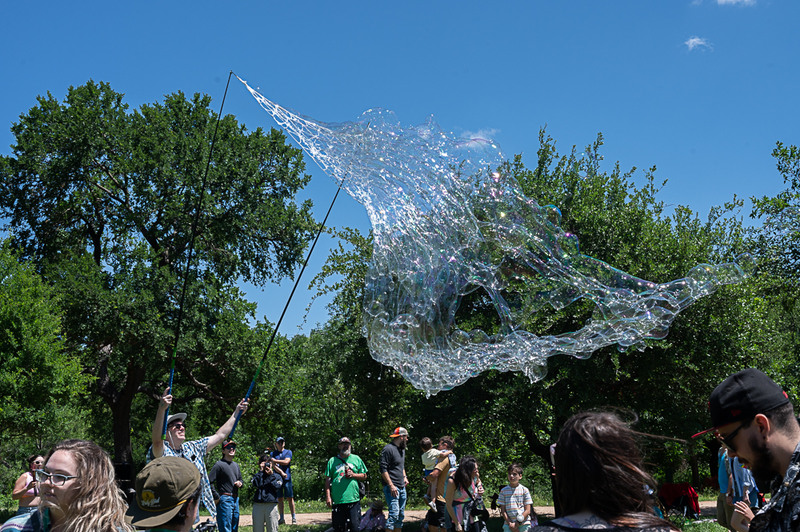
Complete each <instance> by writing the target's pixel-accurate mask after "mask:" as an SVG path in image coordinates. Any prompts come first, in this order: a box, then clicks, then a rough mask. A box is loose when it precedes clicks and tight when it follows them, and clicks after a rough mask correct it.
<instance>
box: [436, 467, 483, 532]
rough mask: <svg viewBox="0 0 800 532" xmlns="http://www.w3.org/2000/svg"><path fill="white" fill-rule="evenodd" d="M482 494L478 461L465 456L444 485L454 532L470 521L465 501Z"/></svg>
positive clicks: (462, 528) (457, 531) (464, 527)
mask: <svg viewBox="0 0 800 532" xmlns="http://www.w3.org/2000/svg"><path fill="white" fill-rule="evenodd" d="M482 495H483V484H481V479H480V474H479V472H478V462H477V461H476V460H475V458H473V457H471V456H465V457H463V458H462V459H461V462H459V464H458V469H456V470H455V472H454V473H453V476H452V477H450V478H449V479H447V486H446V487H445V499H446V501H447V512H448V513H449V514H450V520H451V521H453V526H454V527H455V531H456V532H462V531H463V530H466V529H467V527H468V526H469V524H470V523H471V522H472V518H471V516H470V515H469V513H468V512H466V511H465V508H467V507H469V506H471V505H468V504H467V503H469V502H471V501H474V500H475V499H476V498H478V497H481V496H482Z"/></svg>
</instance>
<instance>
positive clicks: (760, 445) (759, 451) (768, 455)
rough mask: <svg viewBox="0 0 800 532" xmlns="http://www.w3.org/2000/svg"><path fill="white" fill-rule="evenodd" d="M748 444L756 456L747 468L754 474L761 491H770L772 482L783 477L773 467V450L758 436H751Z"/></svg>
mask: <svg viewBox="0 0 800 532" xmlns="http://www.w3.org/2000/svg"><path fill="white" fill-rule="evenodd" d="M747 443H748V445H749V446H750V449H751V450H752V451H753V454H754V455H755V459H754V461H753V462H752V463H749V464H747V466H748V467H749V468H750V472H751V473H752V474H753V478H754V479H755V481H756V485H758V489H759V491H762V492H765V491H769V489H770V486H771V484H772V481H773V480H775V478H776V477H779V476H780V475H781V473H780V471H776V470H775V466H774V465H773V459H772V458H773V457H772V449H770V448H769V447H767V444H766V442H764V441H763V440H760V439H759V438H758V436H757V435H756V434H751V436H750V440H749V441H748V442H747ZM740 460H741V458H740Z"/></svg>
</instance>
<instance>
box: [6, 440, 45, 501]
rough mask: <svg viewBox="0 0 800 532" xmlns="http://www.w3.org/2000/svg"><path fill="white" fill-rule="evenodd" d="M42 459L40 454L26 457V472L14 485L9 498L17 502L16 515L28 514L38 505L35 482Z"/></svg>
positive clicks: (37, 492) (37, 490) (37, 485)
mask: <svg viewBox="0 0 800 532" xmlns="http://www.w3.org/2000/svg"><path fill="white" fill-rule="evenodd" d="M42 464H44V458H43V457H42V455H40V454H32V455H31V456H29V457H28V470H27V471H25V472H24V473H23V474H22V475H21V476H20V477H19V478H18V479H17V481H16V482H15V483H14V491H13V492H11V498H12V499H14V500H18V501H19V509H18V510H17V514H16V515H25V514H29V513H31V512H33V511H35V510H36V506H37V505H38V504H39V483H38V482H37V481H36V470H37V469H39V468H40V467H42Z"/></svg>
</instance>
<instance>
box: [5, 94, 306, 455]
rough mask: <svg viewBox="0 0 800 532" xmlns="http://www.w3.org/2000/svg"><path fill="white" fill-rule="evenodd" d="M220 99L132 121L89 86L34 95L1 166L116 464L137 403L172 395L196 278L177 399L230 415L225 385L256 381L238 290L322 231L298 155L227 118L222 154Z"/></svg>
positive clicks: (291, 260) (175, 99)
mask: <svg viewBox="0 0 800 532" xmlns="http://www.w3.org/2000/svg"><path fill="white" fill-rule="evenodd" d="M210 101H211V100H210V98H209V97H208V96H203V95H200V94H195V95H194V96H193V97H192V98H187V97H186V96H184V95H183V94H182V93H180V92H178V93H175V94H171V95H167V96H166V97H165V98H164V100H163V101H162V102H156V103H153V104H145V105H142V106H141V107H140V108H138V109H135V110H133V111H130V110H129V108H128V105H127V104H126V103H125V102H124V97H123V95H122V94H120V93H118V92H115V91H114V90H112V89H111V87H110V86H109V85H108V84H107V83H95V82H93V81H89V82H88V83H86V84H85V85H82V86H80V87H71V88H70V89H69V91H68V92H67V95H66V97H65V99H64V100H63V101H59V100H57V99H56V98H55V97H53V96H52V95H50V94H48V95H47V96H41V97H39V98H38V104H37V105H36V106H34V107H33V108H31V109H30V110H29V111H28V112H27V113H25V114H23V115H21V116H20V119H19V122H17V123H15V124H14V125H13V126H12V128H11V129H12V132H13V134H14V136H15V138H16V143H15V145H14V146H12V149H13V154H12V155H10V156H4V157H2V159H0V215H2V216H4V217H5V218H7V219H8V223H7V226H6V228H7V229H8V230H10V231H11V233H12V235H13V245H14V247H15V248H17V249H19V250H20V253H21V254H22V256H23V257H25V258H29V259H31V260H32V261H33V262H34V263H35V264H36V265H37V268H38V271H40V272H41V274H42V275H43V277H44V278H45V280H46V281H47V282H49V283H51V284H52V285H53V286H54V288H55V289H56V290H57V291H59V292H60V293H61V294H62V300H63V306H64V312H65V316H64V320H63V323H64V329H65V341H66V346H67V349H69V350H70V351H71V352H73V353H75V354H79V355H80V357H81V362H82V365H83V368H84V369H85V371H87V372H88V373H90V374H91V375H93V376H94V377H95V378H96V387H95V393H97V395H98V396H99V397H101V398H102V400H103V401H104V403H105V404H106V405H107V407H108V408H110V409H111V412H112V419H113V427H114V431H115V432H114V442H115V451H116V455H117V459H118V460H121V461H130V459H131V450H130V410H131V405H132V401H133V398H134V396H135V395H136V394H137V393H139V392H147V393H149V394H151V395H157V394H160V393H161V390H159V388H161V387H162V386H163V381H164V378H165V375H166V373H167V368H168V367H169V361H170V354H171V352H172V349H170V347H171V343H172V336H173V334H174V330H175V320H176V316H177V314H178V308H177V307H178V301H179V299H180V289H181V286H182V280H183V278H184V275H186V272H187V268H188V278H189V281H190V282H189V283H188V290H187V298H186V303H185V309H184V310H185V312H184V331H185V334H184V335H183V338H182V342H181V344H180V346H179V349H178V359H177V367H178V373H179V377H178V380H177V381H176V386H179V385H185V388H184V389H183V391H182V392H181V393H184V394H186V395H184V397H186V396H187V395H188V397H186V398H189V397H193V396H202V397H206V398H209V399H213V400H217V401H219V402H220V403H224V402H225V401H226V400H231V399H232V397H229V395H230V396H235V395H236V394H237V393H240V392H239V391H238V390H237V388H236V387H232V386H229V385H230V384H232V383H239V382H241V381H244V382H247V377H246V376H245V375H244V374H245V373H247V372H248V371H249V368H250V367H251V364H250V361H251V358H252V356H253V353H252V352H251V351H252V349H254V346H255V340H254V339H253V333H252V331H251V329H250V327H249V320H250V319H252V318H253V310H254V306H253V305H252V304H250V303H248V302H246V301H245V300H244V298H243V296H242V294H241V292H240V291H239V289H238V288H237V284H236V283H237V282H239V281H240V280H244V281H252V282H254V283H256V284H263V283H265V282H266V281H268V280H275V279H279V278H281V277H283V276H286V275H290V274H291V273H292V271H293V269H294V266H295V264H296V263H297V261H298V260H299V258H300V257H301V256H302V253H303V250H304V248H305V245H306V243H307V241H308V239H309V238H310V236H311V234H312V232H313V230H314V229H315V226H316V224H315V223H314V221H313V220H312V218H311V214H310V208H311V204H310V202H308V201H307V202H304V203H302V204H298V203H297V202H295V200H294V198H295V195H296V193H297V192H298V191H299V190H300V189H301V188H302V187H303V186H305V185H306V184H307V183H308V180H309V177H308V176H307V175H305V174H304V173H303V170H304V163H303V158H302V153H301V152H300V151H299V150H298V149H295V148H293V147H291V146H289V145H288V144H287V143H286V139H285V137H284V136H283V134H282V133H281V132H279V131H277V130H271V131H269V132H265V131H263V130H261V129H260V128H259V129H256V130H255V131H252V132H249V131H247V130H246V128H245V127H244V126H243V125H240V124H238V123H237V121H236V120H235V118H234V117H232V116H230V115H228V116H224V117H222V119H221V120H220V121H219V129H218V132H217V134H216V140H215V143H214V147H213V153H212V151H211V144H212V142H211V141H212V136H213V133H214V128H215V123H216V121H217V115H216V113H214V112H213V111H211V110H210V109H209V104H210ZM206 171H208V178H207V182H206V183H207V184H206V187H205V189H203V188H202V185H201V183H202V182H203V177H204V173H205V172H206ZM198 209H199V213H200V214H199V216H198V220H199V221H198V223H197V226H196V229H195V232H196V242H195V254H196V258H195V260H194V261H193V263H192V264H191V265H187V251H188V248H189V246H190V242H191V239H192V224H193V220H194V218H195V214H196V213H197V212H198ZM235 362H239V364H235ZM240 367H244V369H241V370H238V369H237V368H240ZM221 383H224V385H221ZM240 388H243V389H242V391H241V395H243V394H244V390H246V385H240ZM178 395H180V394H178ZM227 409H228V408H227V407H225V410H227Z"/></svg>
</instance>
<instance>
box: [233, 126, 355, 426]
mask: <svg viewBox="0 0 800 532" xmlns="http://www.w3.org/2000/svg"><path fill="white" fill-rule="evenodd" d="M367 127H369V124H367ZM342 183H344V179H342V181H340V182H339V188H337V189H336V194H334V195H333V200H332V201H331V204H330V206H329V207H328V212H327V213H325V218H323V220H322V224H320V226H319V231H317V236H316V237H315V238H314V242H313V243H312V244H311V249H309V250H308V254H307V255H306V260H305V262H303V267H302V268H300V273H299V274H298V275H297V280H296V281H295V282H294V287H292V291H291V293H290V294H289V299H287V300H286V305H284V307H283V312H281V317H280V318H278V323H276V324H275V328H274V329H272V336H270V338H269V342H267V348H266V349H265V350H264V355H263V356H262V357H261V362H260V363H259V364H258V368H257V369H256V373H255V375H253V380H252V381H250V388H248V389H247V394H246V395H245V396H244V400H245V401H247V400H249V399H250V394H251V393H252V392H253V388H255V386H256V381H257V380H258V375H259V374H260V373H261V368H262V367H263V366H264V361H266V360H267V355H268V354H269V350H270V348H271V347H272V342H273V341H274V340H275V336H276V335H277V334H278V329H280V326H281V322H283V317H284V316H285V315H286V311H287V310H288V309H289V303H291V302H292V297H293V296H294V292H295V290H297V286H298V285H299V284H300V279H301V278H302V277H303V272H305V271H306V266H308V260H309V259H310V258H311V254H312V253H313V252H314V247H316V245H317V242H318V241H319V237H320V236H321V235H322V231H323V230H324V229H325V224H326V223H327V221H328V216H329V215H330V214H331V211H332V210H333V204H334V203H336V198H338V197H339V192H341V190H342ZM241 417H242V411H241V410H239V411H238V412H237V413H236V421H234V422H233V428H232V429H231V433H230V434H229V435H228V439H231V440H232V439H233V434H234V433H235V432H236V426H237V425H238V424H239V419H241Z"/></svg>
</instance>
